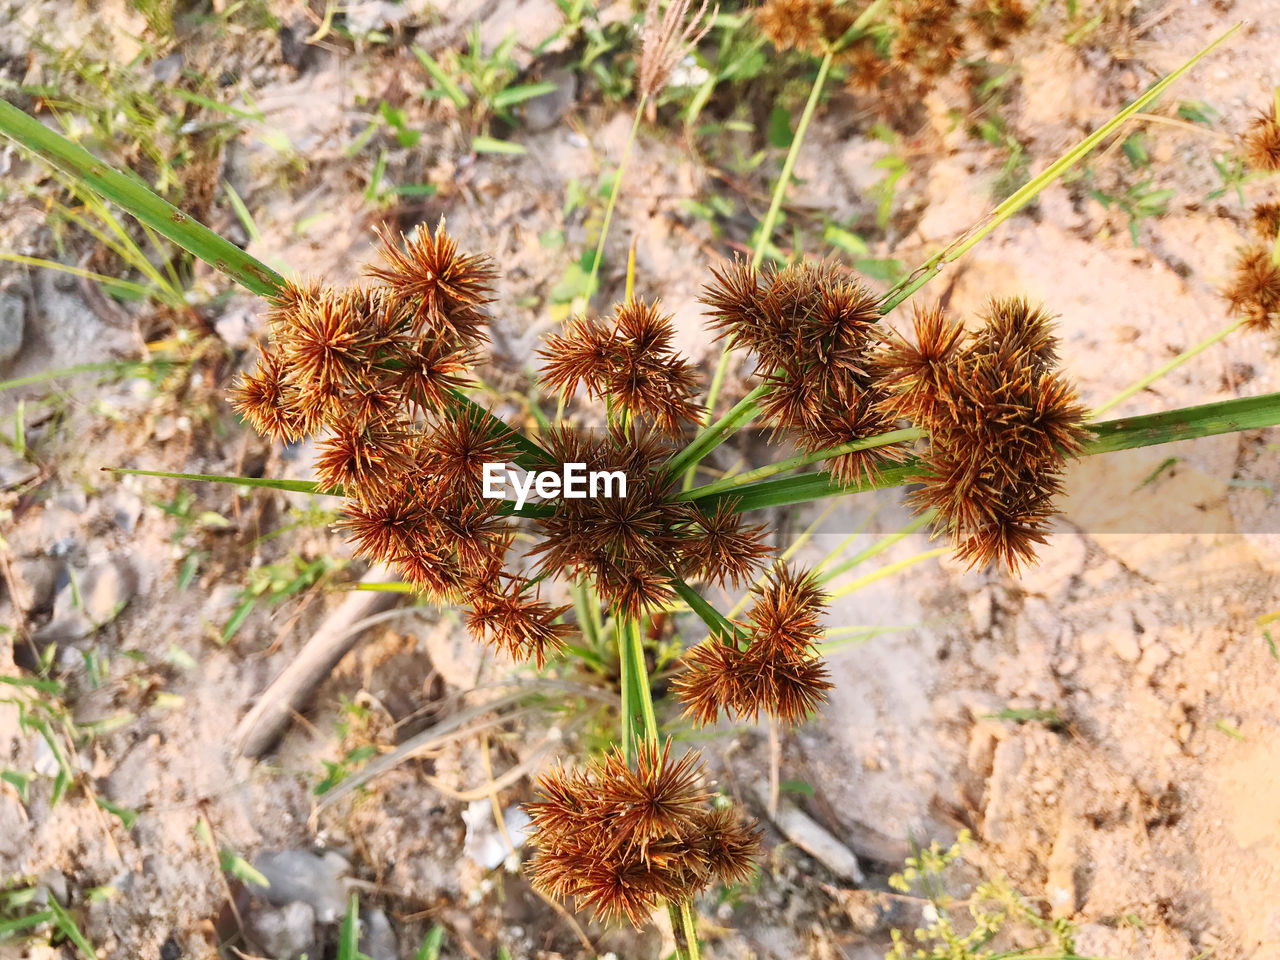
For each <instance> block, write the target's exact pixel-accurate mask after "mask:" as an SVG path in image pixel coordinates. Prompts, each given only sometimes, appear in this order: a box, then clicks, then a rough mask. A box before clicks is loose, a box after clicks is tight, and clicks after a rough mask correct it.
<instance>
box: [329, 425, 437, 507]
mask: <svg viewBox="0 0 1280 960" xmlns="http://www.w3.org/2000/svg"><path fill="white" fill-rule="evenodd" d="M410 431H411V427H410V426H409V424H407V423H396V422H394V421H393V422H380V423H372V424H364V425H360V424H355V423H350V422H347V423H339V424H336V425H335V426H334V432H333V435H332V436H330V437H327V438H326V439H324V440H322V441H320V444H319V448H318V449H319V452H318V453H317V455H316V481H317V482H318V483H319V484H320V488H321V489H322V490H332V489H335V488H339V489H341V490H342V491H343V493H344V495H345V496H346V497H348V498H349V499H352V500H355V501H356V502H358V503H361V504H367V503H376V502H378V501H380V500H381V499H382V498H383V497H384V496H385V491H386V490H388V489H392V488H395V487H396V486H398V485H399V483H400V481H401V478H402V477H404V476H406V475H407V474H409V473H410V472H411V471H412V470H413V469H414V468H415V465H416V461H415V460H414V458H413V454H412V448H411V445H410V440H409V437H410Z"/></svg>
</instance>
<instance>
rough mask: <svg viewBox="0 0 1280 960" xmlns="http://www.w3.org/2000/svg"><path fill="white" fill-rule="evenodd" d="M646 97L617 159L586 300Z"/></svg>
mask: <svg viewBox="0 0 1280 960" xmlns="http://www.w3.org/2000/svg"><path fill="white" fill-rule="evenodd" d="M647 100H648V98H647V97H641V98H640V102H639V103H637V104H636V116H635V119H634V120H632V121H631V133H630V134H629V135H628V136H627V145H626V147H624V148H623V150H622V159H621V160H620V161H618V172H617V175H615V176H614V178H613V186H612V187H611V188H610V190H609V203H608V204H607V205H606V206H605V208H604V223H603V224H601V226H600V239H599V240H597V241H596V255H595V259H593V260H592V261H591V276H590V277H589V278H588V280H587V302H588V304H589V303H590V301H591V298H592V296H594V295H595V292H596V277H597V276H598V275H599V274H600V261H601V260H602V259H603V258H604V241H605V238H606V237H607V236H608V235H609V224H610V223H612V222H613V208H614V207H616V206H617V204H618V195H619V193H621V192H622V174H623V171H625V170H626V169H627V160H628V159H629V158H630V156H631V147H632V146H633V145H634V144H635V142H636V132H637V131H638V130H639V129H640V117H641V115H642V114H643V113H644V107H645V103H646V102H647Z"/></svg>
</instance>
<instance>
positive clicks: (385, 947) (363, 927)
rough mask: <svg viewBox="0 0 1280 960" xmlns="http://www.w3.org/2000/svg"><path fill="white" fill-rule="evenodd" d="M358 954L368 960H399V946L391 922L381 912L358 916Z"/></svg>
mask: <svg viewBox="0 0 1280 960" xmlns="http://www.w3.org/2000/svg"><path fill="white" fill-rule="evenodd" d="M360 952H361V953H363V954H364V955H365V956H366V957H368V958H369V960H399V958H400V944H399V942H398V941H397V940H396V932H395V930H393V929H391V921H390V920H389V919H387V915H386V914H385V913H383V912H382V911H381V910H378V909H373V910H366V911H364V912H362V913H361V914H360Z"/></svg>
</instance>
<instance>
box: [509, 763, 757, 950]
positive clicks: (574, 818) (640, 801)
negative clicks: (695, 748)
mask: <svg viewBox="0 0 1280 960" xmlns="http://www.w3.org/2000/svg"><path fill="white" fill-rule="evenodd" d="M637 754H638V755H637V762H636V766H635V769H634V770H633V769H631V768H630V767H629V766H628V764H627V762H626V760H625V759H623V755H622V753H621V752H620V751H619V750H618V749H617V748H614V750H613V751H612V752H610V753H609V754H608V755H606V756H605V757H603V758H601V759H599V760H595V761H593V762H592V763H591V764H590V765H588V766H587V768H586V769H585V770H579V771H567V770H565V769H563V768H560V769H557V770H555V771H553V772H552V773H550V774H548V775H546V776H544V777H542V778H540V780H539V782H538V784H537V792H538V794H539V797H540V798H539V799H538V800H536V801H535V802H533V803H530V804H529V805H528V810H529V815H530V817H531V818H532V819H533V824H534V827H535V830H536V833H535V840H534V842H535V843H536V845H537V847H538V852H537V854H536V856H535V857H534V860H533V866H532V877H533V882H534V884H535V885H536V886H537V887H538V888H539V889H540V890H542V891H543V892H544V893H545V894H546V895H547V896H550V897H554V898H556V899H558V900H565V899H568V898H569V897H573V898H575V899H576V900H577V903H578V906H579V907H580V908H581V907H590V908H592V909H593V910H594V911H595V912H596V913H597V914H598V915H599V916H600V917H601V918H602V919H604V920H619V919H622V918H626V919H627V920H629V921H630V922H631V923H632V924H633V925H635V926H637V927H638V926H641V925H643V924H644V923H645V922H647V921H648V919H649V916H650V914H652V913H653V911H654V910H655V909H657V907H658V905H659V904H660V903H661V902H663V901H667V902H669V903H680V902H683V901H686V900H689V899H690V898H692V897H693V896H694V895H696V894H697V893H699V892H701V891H703V890H705V889H707V888H708V887H710V886H711V885H713V884H716V883H740V882H743V881H745V880H747V879H749V878H750V877H751V875H752V873H753V871H754V867H753V860H754V858H755V856H756V855H757V853H758V850H759V846H760V832H759V830H758V828H756V826H755V825H754V824H753V823H746V822H744V821H743V820H742V819H741V818H740V816H739V815H738V814H737V813H736V812H735V811H733V810H731V809H723V808H719V809H718V808H715V807H713V806H712V805H711V803H710V802H709V801H710V800H711V794H710V793H708V792H707V791H706V790H705V789H704V788H703V787H702V786H701V783H702V781H703V779H704V772H703V770H702V767H701V765H700V764H699V763H698V762H697V761H696V759H695V757H694V756H693V754H685V755H684V756H682V757H680V758H679V759H678V760H672V758H671V743H670V741H668V742H667V743H666V744H664V745H663V747H662V748H661V750H659V748H658V746H657V745H656V744H643V745H641V746H640V748H639V750H638V751H637Z"/></svg>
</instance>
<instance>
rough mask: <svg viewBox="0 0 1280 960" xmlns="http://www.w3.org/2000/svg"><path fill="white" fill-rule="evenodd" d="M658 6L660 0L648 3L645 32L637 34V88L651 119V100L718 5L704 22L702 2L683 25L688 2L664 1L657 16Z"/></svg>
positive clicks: (708, 23)
mask: <svg viewBox="0 0 1280 960" xmlns="http://www.w3.org/2000/svg"><path fill="white" fill-rule="evenodd" d="M661 5H662V4H661V2H660V0H649V2H648V3H647V4H646V5H645V8H644V29H643V30H642V32H641V34H640V66H639V69H638V70H637V71H636V81H637V87H638V89H639V90H640V96H641V97H642V98H643V99H645V100H646V101H648V103H649V111H650V119H652V117H653V111H654V109H655V107H656V104H655V103H654V102H653V98H654V97H656V96H657V95H658V94H659V93H660V92H661V91H662V88H663V87H665V86H666V85H667V82H668V81H669V80H670V79H671V71H672V70H674V69H675V67H676V64H677V63H679V62H680V61H681V59H682V58H684V56H685V55H686V54H687V53H688V52H689V50H690V49H691V48H693V47H694V46H696V45H697V43H698V41H699V40H701V39H702V38H703V37H704V36H706V33H707V31H708V30H710V29H711V23H712V21H714V20H715V18H716V14H717V13H718V12H719V10H720V6H719V5H718V4H717V5H716V7H715V8H714V9H713V10H712V11H711V15H710V16H709V17H707V18H706V22H705V23H703V17H704V16H705V15H706V13H707V0H702V4H701V5H700V6H699V7H698V11H697V12H696V13H695V14H694V15H693V16H692V17H690V18H689V19H688V21H687V22H686V20H685V17H686V15H687V14H688V12H689V7H690V6H691V2H690V0H667V8H666V10H663V11H662V14H661V16H659V14H658V11H659V8H660V7H661ZM699 25H701V26H699Z"/></svg>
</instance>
